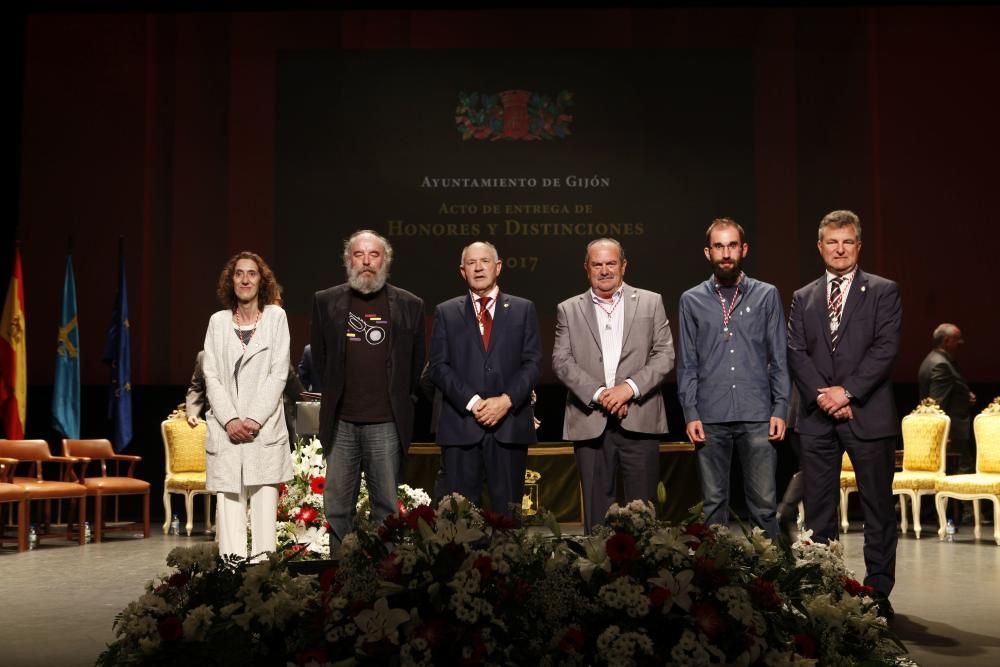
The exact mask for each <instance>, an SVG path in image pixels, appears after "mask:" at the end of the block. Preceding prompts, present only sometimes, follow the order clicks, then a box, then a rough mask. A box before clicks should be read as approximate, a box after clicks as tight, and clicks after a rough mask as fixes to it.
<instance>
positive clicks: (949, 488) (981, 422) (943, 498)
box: [934, 396, 1000, 545]
mask: <svg viewBox="0 0 1000 667" xmlns="http://www.w3.org/2000/svg"><path fill="white" fill-rule="evenodd" d="M972 428H973V430H974V431H975V433H976V472H975V473H974V474H971V475H948V476H946V477H943V478H941V479H939V480H938V481H937V482H936V483H935V485H934V486H935V489H936V491H937V493H936V494H935V495H934V504H935V505H936V506H937V514H938V524H939V528H938V537H940V538H941V539H944V535H945V505H946V504H947V501H948V498H955V499H956V500H971V501H972V509H973V515H974V517H975V522H976V525H975V529H974V534H975V536H976V539H977V540H978V539H981V538H982V532H981V530H980V527H979V501H980V500H990V501H992V502H993V540H994V541H995V542H996V543H997V545H1000V396H998V397H996V398H994V399H993V402H992V403H990V404H989V405H988V406H987V407H986V409H985V410H983V411H982V412H981V413H979V414H978V415H976V418H975V420H973V422H972Z"/></svg>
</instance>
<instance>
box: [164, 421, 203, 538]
mask: <svg viewBox="0 0 1000 667" xmlns="http://www.w3.org/2000/svg"><path fill="white" fill-rule="evenodd" d="M206 430H207V425H206V424H205V422H204V421H202V420H199V422H198V425H197V426H195V427H193V428H192V427H191V425H190V424H188V423H187V420H186V418H185V414H184V411H183V410H179V411H177V412H174V413H173V414H171V416H170V417H169V418H167V419H165V420H164V421H163V422H162V423H161V424H160V434H161V435H162V436H163V448H164V452H165V456H166V463H167V474H166V478H165V479H164V481H163V510H164V512H165V515H164V521H163V532H164V533H166V532H167V531H168V530H169V529H170V519H171V517H172V516H173V513H172V512H171V509H170V494H171V493H176V494H180V495H182V496H184V512H185V521H186V524H185V528H186V530H187V534H188V535H189V536H190V535H191V531H192V529H193V528H194V497H195V496H197V495H204V496H205V530H206V531H207V532H212V513H211V512H212V495H213V494H212V492H211V491H208V490H207V489H206V488H205V432H206Z"/></svg>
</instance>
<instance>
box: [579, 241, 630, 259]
mask: <svg viewBox="0 0 1000 667" xmlns="http://www.w3.org/2000/svg"><path fill="white" fill-rule="evenodd" d="M598 243H610V244H611V245H613V246H616V247H617V248H618V259H619V260H620V261H622V262H624V261H625V247H624V246H622V244H621V243H619V242H618V239H612V238H607V237H602V238H599V239H594V240H593V241H591V242H590V243H588V244H587V252H585V253H584V255H583V263H584V265H586V264H587V262H588V261H589V260H590V249H591V248H592V247H594V246H595V245H597V244H598Z"/></svg>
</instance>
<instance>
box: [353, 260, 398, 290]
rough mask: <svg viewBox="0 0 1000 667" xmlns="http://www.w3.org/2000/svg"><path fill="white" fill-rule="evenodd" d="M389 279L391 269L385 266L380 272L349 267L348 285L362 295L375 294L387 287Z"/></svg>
mask: <svg viewBox="0 0 1000 667" xmlns="http://www.w3.org/2000/svg"><path fill="white" fill-rule="evenodd" d="M388 277H389V267H388V266H387V265H385V264H382V266H380V267H379V268H378V270H375V269H366V268H364V267H361V268H360V269H355V268H354V267H351V266H349V267H347V284H348V285H350V286H351V289H353V290H355V291H358V292H361V293H362V294H374V293H375V292H377V291H379V290H380V289H382V287H383V286H384V285H385V280H386V278H388Z"/></svg>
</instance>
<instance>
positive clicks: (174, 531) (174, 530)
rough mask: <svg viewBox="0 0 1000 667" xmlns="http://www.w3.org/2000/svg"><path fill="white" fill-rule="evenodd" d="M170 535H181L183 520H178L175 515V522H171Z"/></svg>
mask: <svg viewBox="0 0 1000 667" xmlns="http://www.w3.org/2000/svg"><path fill="white" fill-rule="evenodd" d="M170 534H171V535H180V534H181V520H180V519H178V518H177V515H176V514H175V515H174V519H173V521H171V522H170Z"/></svg>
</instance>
